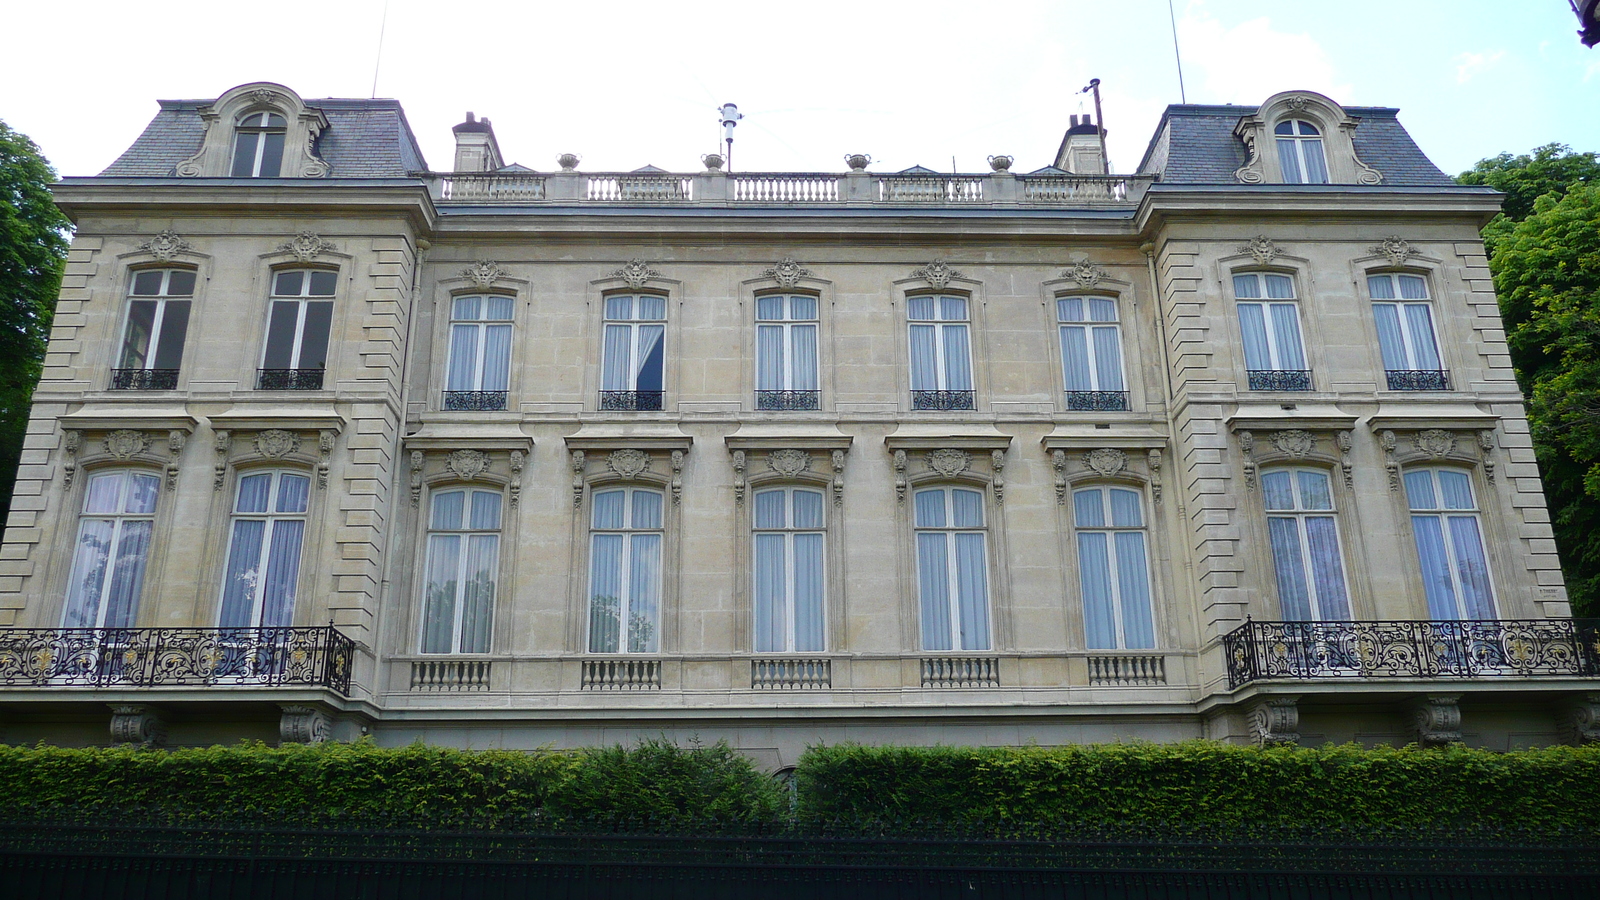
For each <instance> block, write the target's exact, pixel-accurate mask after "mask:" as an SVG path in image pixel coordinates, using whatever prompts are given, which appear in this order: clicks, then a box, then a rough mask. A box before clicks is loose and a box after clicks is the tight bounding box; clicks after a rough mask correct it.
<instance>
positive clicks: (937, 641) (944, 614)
mask: <svg viewBox="0 0 1600 900" xmlns="http://www.w3.org/2000/svg"><path fill="white" fill-rule="evenodd" d="M919 497H920V495H919ZM946 537H947V536H946V535H945V534H944V533H943V532H937V531H935V532H922V533H919V534H918V535H917V586H918V588H919V589H920V591H919V593H920V595H921V599H922V604H921V605H922V649H924V650H949V649H952V648H951V646H950V643H951V635H950V556H949V550H948V549H947V547H948V545H947V541H946Z"/></svg>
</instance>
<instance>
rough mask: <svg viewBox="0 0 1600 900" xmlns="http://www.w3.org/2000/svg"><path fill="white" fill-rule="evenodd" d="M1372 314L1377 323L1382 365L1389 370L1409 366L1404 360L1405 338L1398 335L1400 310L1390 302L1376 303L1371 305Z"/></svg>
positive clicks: (1393, 370)
mask: <svg viewBox="0 0 1600 900" xmlns="http://www.w3.org/2000/svg"><path fill="white" fill-rule="evenodd" d="M1372 316H1373V318H1374V319H1375V320H1376V321H1377V324H1378V350H1379V352H1380V353H1381V354H1382V355H1383V367H1384V368H1385V369H1387V370H1388V371H1390V372H1398V371H1402V370H1405V369H1409V368H1411V366H1409V365H1408V364H1407V360H1406V345H1405V339H1404V338H1402V337H1401V336H1400V310H1399V309H1398V308H1397V307H1396V306H1395V305H1394V304H1392V303H1378V304H1375V305H1374V306H1373V307H1372Z"/></svg>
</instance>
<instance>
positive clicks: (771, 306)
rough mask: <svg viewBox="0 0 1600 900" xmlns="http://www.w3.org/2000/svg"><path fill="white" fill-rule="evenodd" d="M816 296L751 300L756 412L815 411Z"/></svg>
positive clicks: (816, 401) (781, 296) (772, 297)
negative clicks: (754, 347) (753, 303)
mask: <svg viewBox="0 0 1600 900" xmlns="http://www.w3.org/2000/svg"><path fill="white" fill-rule="evenodd" d="M818 406H819V403H818V391H817V298H816V297H813V296H811V295H809V294H796V295H792V296H784V295H781V294H769V295H766V296H762V297H757V298H756V409H817V408H818Z"/></svg>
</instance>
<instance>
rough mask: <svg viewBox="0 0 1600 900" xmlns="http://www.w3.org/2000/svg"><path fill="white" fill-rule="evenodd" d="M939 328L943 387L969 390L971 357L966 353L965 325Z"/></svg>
mask: <svg viewBox="0 0 1600 900" xmlns="http://www.w3.org/2000/svg"><path fill="white" fill-rule="evenodd" d="M946 299H948V298H946ZM940 328H941V329H942V330H943V331H944V367H945V387H944V389H945V390H948V391H970V390H972V358H971V357H970V356H969V355H968V353H967V326H965V325H941V326H940Z"/></svg>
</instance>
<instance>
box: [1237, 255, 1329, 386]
mask: <svg viewBox="0 0 1600 900" xmlns="http://www.w3.org/2000/svg"><path fill="white" fill-rule="evenodd" d="M1228 275H1229V288H1230V291H1229V292H1230V294H1231V295H1232V297H1233V305H1234V320H1235V321H1236V322H1237V323H1238V327H1239V348H1240V355H1241V356H1242V362H1243V363H1244V368H1245V384H1246V389H1247V390H1252V391H1258V390H1260V391H1310V390H1314V389H1315V384H1314V382H1313V380H1312V373H1313V371H1314V370H1313V368H1312V365H1311V355H1310V352H1309V349H1308V348H1307V346H1306V334H1305V331H1306V329H1305V314H1304V313H1305V310H1304V303H1303V301H1304V299H1305V298H1303V297H1302V296H1301V295H1300V286H1299V284H1298V281H1299V279H1298V277H1297V274H1296V273H1293V272H1286V271H1282V270H1274V269H1253V268H1252V269H1234V270H1231V271H1230V272H1229V273H1228ZM1269 277H1278V278H1283V279H1284V280H1286V281H1287V282H1288V284H1289V291H1290V296H1288V297H1270V296H1267V295H1268V293H1269V291H1268V290H1267V284H1268V282H1267V279H1268V278H1269ZM1241 278H1256V279H1257V293H1258V294H1259V295H1260V296H1256V297H1241V296H1240V291H1239V280H1240V279H1241ZM1246 306H1258V307H1260V308H1261V321H1262V329H1263V332H1264V333H1263V336H1262V339H1263V341H1264V342H1265V344H1266V352H1267V356H1268V359H1267V362H1268V364H1269V365H1270V366H1271V368H1266V369H1257V368H1252V367H1251V365H1250V349H1249V348H1250V345H1251V341H1250V336H1249V333H1248V330H1247V328H1246V325H1245V319H1244V315H1243V311H1244V308H1245V307H1246ZM1274 306H1282V307H1288V308H1289V309H1291V310H1293V312H1294V337H1295V342H1296V344H1297V347H1296V349H1297V351H1298V354H1299V357H1300V362H1301V365H1302V366H1303V368H1298V369H1295V368H1288V367H1286V366H1285V365H1284V363H1285V362H1287V361H1288V360H1286V359H1285V358H1284V357H1285V356H1286V353H1285V351H1284V348H1282V347H1280V346H1279V344H1280V341H1279V338H1278V336H1277V329H1276V328H1275V327H1274V322H1273V316H1272V308H1273V307H1274ZM1253 373H1298V374H1299V376H1303V377H1294V378H1287V377H1283V376H1281V375H1278V376H1274V377H1275V378H1277V380H1280V381H1283V382H1284V383H1285V384H1288V385H1290V386H1287V387H1280V386H1272V385H1271V381H1270V380H1269V379H1267V378H1265V377H1264V378H1263V379H1259V380H1258V379H1256V378H1254V377H1253ZM1256 384H1267V385H1268V386H1266V387H1259V388H1258V387H1255V385H1256ZM1301 385H1303V386H1301Z"/></svg>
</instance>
